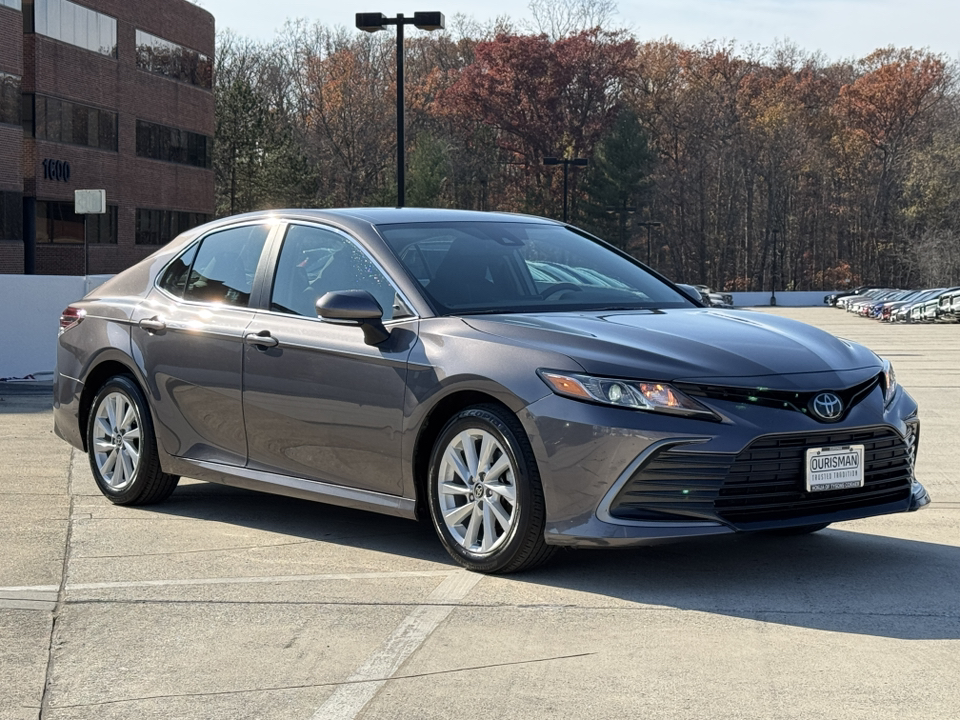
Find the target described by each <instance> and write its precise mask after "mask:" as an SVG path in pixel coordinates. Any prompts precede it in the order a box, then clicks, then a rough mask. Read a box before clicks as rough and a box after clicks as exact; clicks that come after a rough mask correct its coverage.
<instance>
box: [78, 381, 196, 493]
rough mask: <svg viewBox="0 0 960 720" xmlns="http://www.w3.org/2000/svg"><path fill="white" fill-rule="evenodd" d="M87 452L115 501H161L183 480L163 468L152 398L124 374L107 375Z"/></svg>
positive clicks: (96, 404) (96, 474)
mask: <svg viewBox="0 0 960 720" xmlns="http://www.w3.org/2000/svg"><path fill="white" fill-rule="evenodd" d="M87 452H88V454H89V456H90V469H91V470H92V471H93V479H94V480H95V481H96V483H97V487H99V488H100V492H102V493H103V494H104V495H105V496H106V497H107V499H108V500H110V502H112V503H115V504H116V505H147V504H149V503H156V502H161V501H163V500H166V499H167V497H169V496H170V493H172V492H173V490H174V488H176V487H177V483H178V482H179V481H180V478H179V477H178V476H176V475H170V474H168V473H165V472H163V470H162V469H161V468H160V458H159V457H158V455H157V441H156V438H155V436H154V434H153V422H152V421H151V418H150V409H149V408H148V407H147V401H146V400H145V399H144V397H143V393H142V392H141V390H140V388H139V387H137V384H136V383H135V382H133V380H131V379H130V378H128V377H126V376H123V375H118V376H116V377H113V378H111V379H110V380H108V381H107V382H106V384H104V386H103V387H102V388H100V391H99V392H98V393H97V396H96V397H95V398H94V400H93V405H92V407H91V408H90V416H89V418H88V420H87Z"/></svg>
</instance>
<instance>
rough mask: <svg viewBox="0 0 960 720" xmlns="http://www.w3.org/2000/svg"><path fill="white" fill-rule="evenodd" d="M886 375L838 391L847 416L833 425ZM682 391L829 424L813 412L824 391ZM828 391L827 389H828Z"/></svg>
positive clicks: (690, 387)
mask: <svg viewBox="0 0 960 720" xmlns="http://www.w3.org/2000/svg"><path fill="white" fill-rule="evenodd" d="M882 377H883V375H882V374H878V375H874V376H873V377H872V378H869V379H868V380H864V381H863V382H861V383H858V384H857V385H854V386H852V387H848V388H843V389H841V390H837V391H836V393H837V395H838V396H839V397H840V399H841V400H842V401H843V408H844V410H843V414H842V415H841V416H840V417H838V418H836V420H834V421H833V422H836V421H839V420H842V419H843V418H844V417H846V415H847V413H848V412H849V411H850V409H851V408H852V407H853V406H854V405H856V404H857V403H859V402H860V401H861V400H863V399H864V398H865V397H866V396H867V395H868V394H869V393H870V391H871V390H873V389H874V388H875V387H877V385H879V384H880V383H881V380H882ZM674 384H675V385H676V387H677V389H678V390H681V391H682V392H684V393H686V394H687V395H690V396H692V397H701V398H710V399H713V400H726V401H727V402H734V403H737V404H739V405H742V406H750V405H759V406H761V407H769V408H775V409H777V410H789V411H791V412H799V413H803V414H804V415H807V416H809V417H812V418H813V419H814V420H818V421H820V422H825V421H823V420H821V419H820V418H818V417H817V416H816V415H814V414H813V413H811V412H809V410H808V408H809V406H810V401H811V400H812V399H813V398H814V396H815V395H818V394H819V393H820V391H819V390H818V391H816V392H793V391H788V390H774V389H771V388H767V387H732V386H726V385H699V384H696V383H684V382H678V383H674ZM825 389H826V388H825Z"/></svg>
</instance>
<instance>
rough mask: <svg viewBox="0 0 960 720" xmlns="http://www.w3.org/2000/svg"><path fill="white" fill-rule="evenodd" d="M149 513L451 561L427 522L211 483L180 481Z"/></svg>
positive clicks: (441, 561) (446, 561)
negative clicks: (181, 482) (172, 491)
mask: <svg viewBox="0 0 960 720" xmlns="http://www.w3.org/2000/svg"><path fill="white" fill-rule="evenodd" d="M147 509H149V511H150V512H152V513H158V514H165V515H175V516H177V517H181V518H195V519H197V520H213V521H216V522H219V523H229V524H233V525H237V526H240V527H246V528H250V529H253V530H263V531H267V532H271V533H278V534H282V535H287V536H290V537H294V538H301V539H303V540H312V541H316V542H329V543H337V544H340V545H344V546H347V547H355V548H358V549H368V550H375V551H377V552H386V553H393V554H396V555H402V556H404V557H409V558H412V559H418V560H426V561H429V562H437V563H441V564H443V565H447V566H450V567H451V568H452V567H454V565H455V563H454V562H453V560H451V559H450V556H449V555H447V553H446V552H445V551H444V549H443V548H442V547H441V546H440V543H439V541H438V540H437V536H436V535H435V534H434V532H433V528H431V527H430V526H429V525H428V524H426V523H418V522H415V521H413V520H407V519H405V518H399V517H393V516H390V515H381V514H379V513H372V512H367V511H364V510H354V509H352V508H345V507H338V506H336V505H328V504H326V503H319V502H312V501H310V500H301V499H298V498H291V497H286V496H283V495H272V494H270V493H263V492H255V491H253V490H244V489H242V488H235V487H229V486H226V485H218V484H216V483H205V482H190V483H189V484H181V485H180V486H179V487H178V488H177V489H176V490H175V491H174V493H173V495H171V496H170V498H169V499H167V500H165V501H164V502H162V503H160V504H158V505H150V506H149V507H148V508H147Z"/></svg>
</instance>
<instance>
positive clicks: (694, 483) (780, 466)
mask: <svg viewBox="0 0 960 720" xmlns="http://www.w3.org/2000/svg"><path fill="white" fill-rule="evenodd" d="M910 431H911V432H909V433H908V439H907V441H904V439H903V438H902V437H900V435H899V434H898V433H897V432H896V431H894V430H893V429H891V428H887V427H879V428H865V429H858V430H854V431H849V430H848V431H846V432H839V431H838V432H829V431H827V432H816V433H804V434H791V435H769V436H765V437H761V438H758V439H757V440H755V441H754V442H752V443H751V444H750V445H748V446H747V448H746V449H745V450H743V451H742V452H741V453H740V454H738V455H730V454H723V453H703V452H700V453H698V452H696V446H695V445H680V446H676V447H675V448H673V449H669V448H668V449H665V450H662V451H661V452H659V453H657V454H655V455H654V456H653V457H652V458H650V460H648V461H647V462H646V463H645V464H644V465H643V467H641V468H640V469H639V470H637V472H636V473H634V475H633V476H632V477H631V478H630V480H628V481H627V483H626V484H625V485H624V487H623V488H622V489H621V490H620V492H619V494H618V495H617V497H616V498H615V499H614V501H613V502H612V503H611V505H610V514H611V515H612V516H613V517H617V518H621V519H625V520H645V521H653V522H658V521H659V522H664V521H667V522H677V521H678V520H684V519H686V520H695V519H705V520H715V519H718V518H719V519H720V520H723V521H725V522H728V523H730V524H732V525H744V524H746V525H749V524H752V523H763V522H771V521H776V520H788V519H791V518H800V517H804V516H808V515H817V514H820V513H829V512H836V511H841V510H857V509H859V508H868V507H872V506H875V505H883V504H886V503H894V502H900V501H906V500H907V499H908V498H909V496H910V484H911V482H912V479H913V451H914V449H915V443H916V440H915V438H916V435H917V433H918V431H919V428H916V427H911V428H910ZM853 444H856V445H863V446H864V463H865V468H864V473H865V475H864V486H863V487H862V488H852V489H848V490H833V491H825V492H816V493H808V492H807V491H806V488H805V477H804V464H805V461H806V451H807V449H808V448H821V447H833V446H838V445H853ZM911 446H912V447H911Z"/></svg>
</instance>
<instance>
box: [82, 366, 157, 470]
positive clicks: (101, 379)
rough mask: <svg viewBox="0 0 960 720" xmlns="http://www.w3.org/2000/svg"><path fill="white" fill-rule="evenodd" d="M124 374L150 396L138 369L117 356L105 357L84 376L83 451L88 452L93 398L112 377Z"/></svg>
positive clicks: (145, 394) (145, 395)
mask: <svg viewBox="0 0 960 720" xmlns="http://www.w3.org/2000/svg"><path fill="white" fill-rule="evenodd" d="M117 375H123V376H125V377H128V378H129V379H130V380H131V381H132V382H133V383H134V384H136V385H137V387H138V388H140V392H142V393H143V396H144V397H148V395H147V393H146V391H145V389H144V386H143V383H142V382H141V381H140V378H139V377H138V375H137V373H136V371H135V370H134V369H133V368H132V367H131V366H130V365H128V364H126V363H124V362H122V361H121V360H119V359H117V358H116V357H105V358H103V359H101V360H100V361H99V362H98V363H97V364H96V365H94V366H93V367H91V368H90V370H89V371H88V372H87V374H86V377H85V378H84V383H83V391H82V392H81V393H80V405H79V408H78V418H77V419H78V420H79V422H80V438H81V441H82V442H83V451H84V452H87V450H88V448H87V421H88V419H89V415H90V407H91V405H93V399H94V398H95V397H96V396H97V393H98V392H100V388H102V387H103V386H104V385H105V384H106V383H107V382H108V381H109V380H110V378H112V377H116V376H117ZM148 409H149V408H148Z"/></svg>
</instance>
